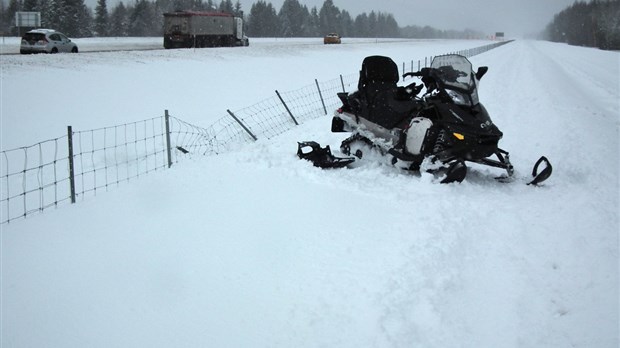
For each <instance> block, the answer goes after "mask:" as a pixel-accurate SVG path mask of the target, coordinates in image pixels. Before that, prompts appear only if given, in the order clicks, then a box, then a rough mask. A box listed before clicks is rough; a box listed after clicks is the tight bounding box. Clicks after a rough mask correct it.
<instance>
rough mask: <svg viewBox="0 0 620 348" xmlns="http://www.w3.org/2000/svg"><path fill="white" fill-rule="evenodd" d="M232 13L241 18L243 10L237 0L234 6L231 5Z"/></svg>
mask: <svg viewBox="0 0 620 348" xmlns="http://www.w3.org/2000/svg"><path fill="white" fill-rule="evenodd" d="M232 13H233V15H235V16H236V17H241V18H243V10H242V9H241V3H240V2H239V0H237V1H236V2H235V6H234V7H233V12H232Z"/></svg>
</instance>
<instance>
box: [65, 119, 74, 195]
mask: <svg viewBox="0 0 620 348" xmlns="http://www.w3.org/2000/svg"><path fill="white" fill-rule="evenodd" d="M67 142H68V145H69V189H70V190H71V203H75V168H74V166H73V129H71V126H67Z"/></svg>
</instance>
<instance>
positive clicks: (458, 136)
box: [452, 133, 465, 140]
mask: <svg viewBox="0 0 620 348" xmlns="http://www.w3.org/2000/svg"><path fill="white" fill-rule="evenodd" d="M452 135H454V137H455V138H457V139H458V140H465V136H464V135H463V134H461V133H452Z"/></svg>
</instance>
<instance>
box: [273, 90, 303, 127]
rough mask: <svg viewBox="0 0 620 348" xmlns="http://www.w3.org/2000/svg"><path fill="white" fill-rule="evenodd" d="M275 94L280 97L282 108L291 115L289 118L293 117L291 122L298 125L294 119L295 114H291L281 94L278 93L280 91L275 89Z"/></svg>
mask: <svg viewBox="0 0 620 348" xmlns="http://www.w3.org/2000/svg"><path fill="white" fill-rule="evenodd" d="M276 94H277V95H278V98H280V101H281V102H282V105H284V108H285V109H286V112H288V115H289V116H291V118H292V119H293V122H295V125H296V126H299V123H298V122H297V120H296V119H295V116H293V113H292V112H291V110H290V109H289V108H288V106H287V105H286V103H285V102H284V99H282V96H281V95H280V92H278V90H277V89H276Z"/></svg>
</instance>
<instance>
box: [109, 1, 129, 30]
mask: <svg viewBox="0 0 620 348" xmlns="http://www.w3.org/2000/svg"><path fill="white" fill-rule="evenodd" d="M109 35H111V36H118V37H126V36H129V12H128V11H127V8H126V7H125V5H124V4H123V2H122V1H121V2H119V3H118V5H116V7H114V9H113V10H112V13H111V14H110V32H109Z"/></svg>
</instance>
